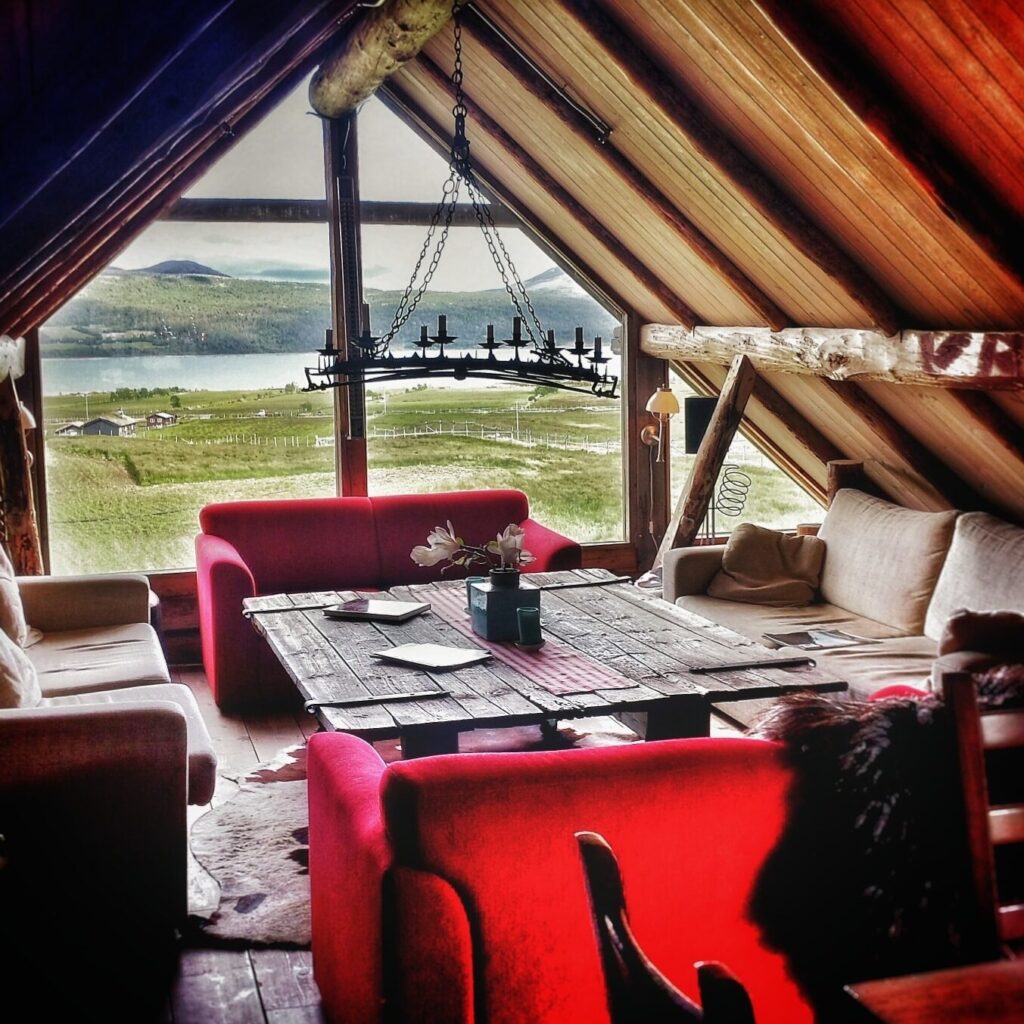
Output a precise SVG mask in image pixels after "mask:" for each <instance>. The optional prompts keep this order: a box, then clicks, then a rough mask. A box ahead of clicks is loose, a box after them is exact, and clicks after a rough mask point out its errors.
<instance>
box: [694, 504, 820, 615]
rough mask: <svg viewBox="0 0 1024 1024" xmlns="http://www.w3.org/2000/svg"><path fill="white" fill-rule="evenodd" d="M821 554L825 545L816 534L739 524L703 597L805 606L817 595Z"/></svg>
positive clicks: (762, 603)
mask: <svg viewBox="0 0 1024 1024" xmlns="http://www.w3.org/2000/svg"><path fill="white" fill-rule="evenodd" d="M824 557H825V545H824V543H823V542H822V541H820V540H818V538H817V537H787V536H786V534H784V533H779V531H778V530H766V529H765V528H764V527H762V526H755V525H754V524H753V523H741V524H740V525H739V526H737V527H736V529H735V530H733V532H732V534H731V535H730V536H729V542H728V544H726V546H725V553H724V555H723V556H722V568H721V571H719V572H718V573H716V574H715V576H714V577H713V578H712V580H711V583H710V584H709V585H708V596H709V597H717V598H720V599H722V600H725V601H744V602H747V603H750V604H761V605H775V606H790V605H804V604H810V603H811V602H812V601H813V600H814V599H815V598H816V597H817V595H818V578H819V576H820V575H821V563H822V560H823V558H824Z"/></svg>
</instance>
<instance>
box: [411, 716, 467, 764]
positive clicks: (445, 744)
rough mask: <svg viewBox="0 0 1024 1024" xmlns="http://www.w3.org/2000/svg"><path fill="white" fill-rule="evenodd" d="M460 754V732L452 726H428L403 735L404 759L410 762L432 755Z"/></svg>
mask: <svg viewBox="0 0 1024 1024" xmlns="http://www.w3.org/2000/svg"><path fill="white" fill-rule="evenodd" d="M458 752H459V730H458V729H456V728H454V727H453V726H450V725H426V726H421V727H420V728H417V729H410V730H409V731H408V732H404V733H402V757H403V758H404V759H405V760H406V761H409V760H411V759H412V758H414V757H429V756H430V755H431V754H457V753H458Z"/></svg>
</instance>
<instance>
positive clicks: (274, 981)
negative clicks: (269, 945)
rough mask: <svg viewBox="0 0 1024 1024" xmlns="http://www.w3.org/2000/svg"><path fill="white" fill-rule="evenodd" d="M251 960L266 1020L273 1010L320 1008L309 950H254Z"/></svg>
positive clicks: (251, 952)
mask: <svg viewBox="0 0 1024 1024" xmlns="http://www.w3.org/2000/svg"><path fill="white" fill-rule="evenodd" d="M250 961H251V963H252V966H253V972H254V973H255V975H256V983H257V985H258V986H259V992H260V1000H261V1002H262V1003H263V1008H264V1010H266V1012H267V1015H268V1019H269V1016H270V1014H271V1013H272V1012H274V1011H280V1010H294V1009H301V1008H304V1007H319V1005H320V992H319V990H318V989H317V987H316V982H315V981H314V980H313V954H312V953H311V952H309V950H304V949H300V950H285V949H254V950H251V951H250ZM298 1019H302V1020H305V1019H307V1018H298ZM309 1019H315V1018H309Z"/></svg>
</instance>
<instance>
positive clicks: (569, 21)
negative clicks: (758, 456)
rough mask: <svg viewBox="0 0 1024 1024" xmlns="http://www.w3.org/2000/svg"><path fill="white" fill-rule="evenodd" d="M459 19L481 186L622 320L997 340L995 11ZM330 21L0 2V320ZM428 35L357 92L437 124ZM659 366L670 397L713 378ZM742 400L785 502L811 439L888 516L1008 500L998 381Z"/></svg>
mask: <svg viewBox="0 0 1024 1024" xmlns="http://www.w3.org/2000/svg"><path fill="white" fill-rule="evenodd" d="M86 8H87V9H88V10H87V11H86ZM475 9H476V12H477V13H474V12H473V11H471V12H469V13H468V14H467V18H466V27H465V36H464V41H465V74H466V90H467V94H468V98H469V106H470V129H469V130H470V138H471V141H472V146H473V154H474V158H475V160H476V162H477V165H478V167H479V170H480V173H481V177H482V178H484V180H485V181H486V182H487V183H489V184H491V185H492V186H493V187H494V188H495V190H496V191H497V192H498V193H499V194H500V195H502V196H503V197H504V198H505V199H506V200H507V202H508V203H509V205H510V206H512V207H513V208H514V209H516V210H518V211H520V212H521V213H522V214H523V215H524V217H525V219H526V220H527V221H528V222H529V223H530V224H531V225H533V226H534V227H536V228H538V229H540V230H541V231H542V232H543V233H544V234H545V235H547V236H548V237H549V238H550V239H551V240H552V242H553V244H554V246H555V248H556V249H559V250H561V251H562V252H563V253H566V254H568V255H570V256H571V257H572V258H573V259H574V260H575V262H577V263H578V264H579V265H581V266H583V267H584V268H586V269H587V271H588V272H589V273H590V274H591V276H592V277H593V279H594V280H595V281H596V282H597V283H598V284H599V285H600V286H601V287H602V288H603V289H604V290H605V291H606V292H607V293H608V294H610V295H611V296H612V297H613V298H614V299H615V300H616V301H618V302H619V303H620V304H622V305H623V306H624V307H625V308H627V309H628V310H631V311H634V312H635V313H636V314H637V315H638V316H639V317H640V319H641V320H642V321H644V322H651V323H663V324H685V325H687V326H692V325H695V324H707V325H722V326H737V327H755V326H770V327H772V328H774V329H777V330H778V329H782V328H785V327H792V326H799V327H811V328H819V327H820V328H865V329H867V328H874V329H877V330H880V331H882V332H884V333H887V334H891V333H894V332H896V331H899V330H901V329H922V330H923V329H935V330H951V329H964V330H967V329H971V330H982V331H996V330H1017V329H1021V328H1024V250H1022V239H1024V232H1022V230H1021V228H1022V223H1021V221H1022V214H1024V131H1022V129H1024V13H1021V11H1020V10H1019V5H1018V4H1017V3H1016V2H1014V0H985V2H984V3H980V2H978V0H758V2H754V0H644V3H637V2H635V0H600V2H598V0H475ZM360 15H361V12H360V10H359V9H358V8H356V7H355V4H354V3H353V2H351V0H297V2H294V3H290V4H287V5H264V4H252V3H247V2H244V0H219V2H218V3H217V4H214V5H211V4H210V3H209V2H201V0H164V2H162V3H160V4H157V3H155V2H154V3H138V2H136V3H129V2H127V0H125V2H114V0H108V2H107V3H104V4H98V5H81V4H76V3H73V2H72V0H47V3H39V2H34V0H14V2H12V3H10V4H7V5H4V6H3V7H2V8H0V47H4V48H5V49H4V50H2V51H0V55H2V56H3V57H4V59H3V60H0V122H2V125H3V131H2V132H0V147H2V152H3V157H4V161H3V165H4V167H5V173H6V174H7V176H8V181H7V182H6V183H5V189H4V191H3V194H2V195H0V224H2V225H3V232H4V235H3V238H4V245H3V246H2V247H0V332H7V333H12V334H20V333H23V332H24V331H26V330H28V329H29V328H31V327H33V326H34V325H36V324H38V323H39V322H41V321H42V320H44V319H45V318H46V316H48V315H49V314H50V313H51V312H52V311H53V310H54V309H55V308H57V306H58V305H60V304H61V303H62V302H63V301H65V300H66V298H67V297H68V296H70V295H71V294H73V293H74V291H75V290H77V288H79V287H80V286H81V285H82V284H83V283H84V282H85V281H86V280H88V278H89V277H90V276H92V274H94V273H96V272H97V271H98V270H99V269H101V267H102V266H103V265H104V264H105V263H107V262H109V261H110V260H111V259H112V258H113V257H114V256H115V255H116V253H117V252H118V251H119V250H120V249H121V248H123V247H124V245H126V244H127V243H128V241H130V239H131V237H133V236H134V234H136V233H137V232H138V231H139V230H141V229H142V228H143V227H144V226H145V225H146V224H147V223H149V221H151V220H152V219H153V218H155V217H156V216H159V215H160V213H161V212H163V211H164V210H165V209H166V208H167V207H168V206H169V205H170V203H172V202H173V201H174V199H175V198H176V196H178V195H179V194H180V193H181V192H182V191H183V190H184V189H185V188H186V187H187V186H188V184H190V183H191V181H193V180H194V179H195V178H196V177H198V175H199V174H201V173H202V171H203V170H204V169H205V167H206V166H208V164H209V162H210V160H211V159H213V158H214V157H215V156H216V155H218V154H219V152H221V151H222V149H223V148H224V146H225V145H227V143H228V142H229V141H230V140H229V139H227V138H226V135H227V134H229V133H232V132H234V133H237V132H241V131H244V130H245V129H246V128H247V126H248V125H249V124H251V123H254V121H255V119H257V118H258V117H259V116H260V115H261V114H262V113H263V112H264V111H265V110H266V109H268V107H269V106H270V105H271V104H273V103H274V102H276V100H277V98H278V97H279V96H280V95H282V94H283V90H284V89H286V88H289V87H291V86H292V85H293V84H294V82H296V81H297V80H298V78H299V76H300V75H302V74H306V73H307V72H308V71H309V69H310V68H311V67H312V66H314V64H315V62H316V61H318V60H319V59H321V58H322V56H323V54H324V53H325V52H326V49H327V47H328V45H329V43H330V41H331V39H332V37H333V36H334V35H335V34H336V33H337V32H338V31H346V30H347V29H348V27H349V26H350V25H352V24H354V23H355V20H356V19H357V18H359V17H360ZM480 15H482V16H483V17H481V16H480ZM451 52H452V39H451V30H450V27H449V28H445V29H443V30H442V31H441V33H440V34H439V35H438V36H436V37H435V38H434V39H433V40H432V41H431V42H430V43H429V44H428V45H427V47H426V49H425V50H424V52H423V53H422V54H421V55H420V57H419V58H417V59H416V60H414V61H412V62H411V63H409V64H408V65H406V67H405V68H404V69H403V70H401V71H400V72H398V74H396V75H395V76H394V77H393V78H392V79H390V80H389V83H388V85H387V89H388V91H389V94H390V95H391V97H392V99H393V101H394V102H397V103H399V104H400V105H401V106H403V107H404V109H405V110H406V111H407V112H408V113H410V115H411V116H412V119H413V121H414V123H416V124H418V126H419V127H420V128H421V130H424V131H426V132H427V133H428V134H430V133H434V134H435V135H437V136H439V137H441V138H444V137H446V136H447V134H448V133H449V131H450V122H451V112H450V108H451V97H450V91H449V86H448V83H447V81H446V79H447V73H448V69H449V68H450V66H451ZM125 54H128V55H129V56H124V55H125ZM523 55H526V57H528V58H529V59H528V60H524V59H523ZM567 99H568V100H571V102H568V101H567ZM580 108H582V110H583V111H584V112H589V113H590V114H592V115H594V116H595V117H596V118H597V120H598V121H599V122H603V123H604V124H605V125H607V126H608V127H609V128H610V129H611V131H610V134H609V135H608V136H607V137H604V136H603V134H602V132H601V130H600V128H599V127H595V124H594V123H593V122H592V121H591V120H590V119H589V118H588V117H587V116H586V114H585V113H583V112H581V109H580ZM8 172H9V173H8ZM678 369H679V370H680V372H681V373H682V374H683V375H684V376H686V377H687V378H688V379H689V380H690V381H691V382H692V383H694V384H695V385H696V386H698V387H701V388H712V389H713V388H715V387H717V386H718V385H720V383H721V381H722V379H724V375H725V369H724V368H723V367H722V366H720V365H716V364H713V363H708V362H701V361H696V362H689V363H687V364H680V365H679V367H678ZM748 412H749V426H750V431H751V433H752V434H753V435H754V436H755V438H756V439H757V440H758V441H759V443H761V444H762V445H764V446H765V447H766V448H767V449H769V450H770V451H771V452H772V453H773V455H774V456H775V457H776V458H777V459H778V460H779V461H780V462H781V464H783V465H784V466H785V467H786V468H787V469H788V470H789V471H790V472H791V473H792V474H793V475H794V476H795V477H796V478H797V479H799V480H801V482H803V483H804V484H805V485H806V486H808V487H809V489H810V490H811V491H812V492H814V493H818V494H821V493H823V490H824V485H825V468H824V463H825V461H826V460H827V459H828V458H832V457H846V458H855V459H863V460H866V461H867V463H868V470H869V474H870V475H871V476H872V478H873V479H874V480H875V482H876V483H877V484H878V485H879V486H880V487H882V488H883V489H884V490H885V491H887V492H889V493H891V494H892V495H894V496H896V497H899V498H900V500H902V501H904V502H906V503H908V504H910V505H913V506H915V507H920V508H938V507H944V506H947V505H951V504H953V505H959V506H961V507H974V508H989V509H991V510H993V511H996V512H998V513H1000V514H1002V515H1005V516H1007V517H1010V518H1014V519H1018V520H1021V519H1024V399H1022V397H1021V393H1020V392H1019V391H1014V390H1002V391H986V390H964V389H954V388H945V387H921V386H909V385H898V384H887V383H881V382H877V381H873V382H866V381H859V382H858V381H856V380H849V381H842V382H838V381H833V380H829V379H826V378H825V377H820V376H819V377H815V376H813V375H808V374H802V375H797V374H789V373H780V372H763V373H762V374H761V377H760V380H759V382H758V385H757V388H756V389H755V392H754V398H753V400H752V403H751V406H750V407H749V410H748Z"/></svg>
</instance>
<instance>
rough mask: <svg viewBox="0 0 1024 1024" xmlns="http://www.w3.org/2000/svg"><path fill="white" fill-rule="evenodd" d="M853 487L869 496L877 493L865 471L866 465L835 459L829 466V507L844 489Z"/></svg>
mask: <svg viewBox="0 0 1024 1024" xmlns="http://www.w3.org/2000/svg"><path fill="white" fill-rule="evenodd" d="M844 487H852V488H853V489H854V490H857V491H864V492H865V493H867V494H874V493H877V489H876V488H875V487H874V485H873V484H872V483H871V479H870V477H868V475H867V473H866V472H865V471H864V463H863V462H860V461H858V460H857V459H834V460H832V461H831V462H829V464H828V505H829V508H831V507H832V502H833V501H835V500H836V495H837V494H838V493H839V492H840V491H841V490H842V489H843V488H844Z"/></svg>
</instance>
